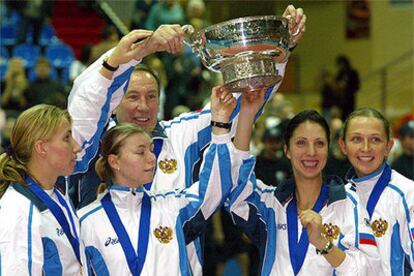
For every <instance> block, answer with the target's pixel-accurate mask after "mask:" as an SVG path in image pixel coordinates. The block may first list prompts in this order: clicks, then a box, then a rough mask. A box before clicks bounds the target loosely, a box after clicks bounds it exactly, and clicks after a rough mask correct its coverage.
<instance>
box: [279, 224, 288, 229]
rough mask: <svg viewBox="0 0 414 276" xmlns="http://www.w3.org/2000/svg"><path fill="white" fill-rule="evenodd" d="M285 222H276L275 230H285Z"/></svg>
mask: <svg viewBox="0 0 414 276" xmlns="http://www.w3.org/2000/svg"><path fill="white" fill-rule="evenodd" d="M286 229H287V224H286V223H278V224H277V230H286Z"/></svg>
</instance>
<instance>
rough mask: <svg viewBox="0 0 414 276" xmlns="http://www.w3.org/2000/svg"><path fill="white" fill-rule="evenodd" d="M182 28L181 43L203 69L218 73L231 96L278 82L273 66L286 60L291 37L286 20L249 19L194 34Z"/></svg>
mask: <svg viewBox="0 0 414 276" xmlns="http://www.w3.org/2000/svg"><path fill="white" fill-rule="evenodd" d="M182 28H183V30H184V33H185V39H184V43H185V44H187V45H188V46H190V47H191V48H192V50H193V52H194V53H196V54H197V55H198V56H199V57H200V59H201V61H202V63H203V65H204V66H205V67H206V68H208V69H209V70H211V71H215V72H221V73H222V76H223V81H224V86H225V87H226V88H227V89H229V90H231V91H232V92H245V91H251V90H256V89H260V88H261V87H264V86H271V85H274V84H276V83H278V82H280V81H281V79H282V77H281V76H280V75H279V73H278V70H277V69H276V64H277V63H280V62H283V61H284V60H285V59H286V57H287V55H288V51H289V44H290V42H291V39H292V37H293V36H292V35H291V33H290V31H289V20H288V19H287V18H284V17H279V16H272V15H266V16H250V17H241V18H237V19H232V20H229V21H225V22H222V23H218V24H215V25H212V26H209V27H207V28H205V29H202V30H200V31H198V32H195V31H194V28H193V27H192V26H191V25H185V26H183V27H182Z"/></svg>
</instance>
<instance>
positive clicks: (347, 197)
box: [228, 110, 382, 275]
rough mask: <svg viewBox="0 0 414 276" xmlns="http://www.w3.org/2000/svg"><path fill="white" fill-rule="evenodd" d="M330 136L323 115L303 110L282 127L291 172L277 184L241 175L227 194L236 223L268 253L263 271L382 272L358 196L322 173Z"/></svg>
mask: <svg viewBox="0 0 414 276" xmlns="http://www.w3.org/2000/svg"><path fill="white" fill-rule="evenodd" d="M329 137H330V133H329V128H328V125H327V123H326V121H325V119H324V118H323V117H322V116H321V115H319V114H318V113H317V112H316V111H312V110H305V111H303V112H300V113H299V114H297V115H296V116H294V117H293V118H292V119H291V121H290V122H289V124H288V126H287V129H286V132H285V147H284V151H285V154H286V156H287V157H288V158H289V159H290V162H291V164H292V169H293V175H294V178H293V179H291V180H288V181H286V182H282V183H281V184H279V185H278V186H277V188H275V187H270V186H267V185H265V184H263V183H262V182H261V181H260V180H257V179H256V178H250V179H249V178H240V179H239V181H238V184H239V185H238V187H237V189H235V190H234V192H233V193H232V194H231V195H230V198H229V200H228V202H230V203H231V205H230V206H229V208H228V211H229V212H230V214H231V215H232V217H233V221H235V223H236V224H237V225H238V226H240V227H242V228H243V229H244V230H245V232H246V233H247V234H248V236H249V237H250V238H251V239H252V241H253V243H254V244H256V245H257V246H258V248H259V250H260V251H261V255H262V256H266V258H264V259H263V260H262V272H261V274H262V275H298V274H303V275H305V274H306V275H311V274H312V273H314V274H315V275H316V274H317V275H332V274H333V273H335V274H337V275H373V274H374V273H379V274H380V275H382V274H381V273H380V272H381V267H380V264H379V256H378V251H377V247H376V244H375V239H374V236H373V235H372V230H371V229H370V227H368V226H367V225H366V224H365V223H364V219H365V218H366V216H365V214H366V211H365V210H364V209H362V208H360V207H359V205H358V197H357V195H356V194H355V192H353V191H352V190H350V189H346V190H345V187H344V185H343V183H342V182H341V181H340V179H339V177H334V176H331V177H326V178H323V177H322V170H323V169H324V167H325V165H326V162H327V156H328V146H329ZM236 138H237V136H236ZM242 175H243V173H242V172H241V173H240V176H242ZM259 233H260V234H259ZM356 233H357V234H356Z"/></svg>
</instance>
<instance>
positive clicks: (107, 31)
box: [90, 25, 119, 63]
mask: <svg viewBox="0 0 414 276" xmlns="http://www.w3.org/2000/svg"><path fill="white" fill-rule="evenodd" d="M118 42H119V33H118V31H117V30H116V28H115V27H114V26H112V25H108V26H105V27H104V28H103V29H102V33H101V42H99V43H98V44H96V45H94V46H92V53H91V60H90V62H91V63H92V62H93V61H95V60H97V59H98V58H99V57H100V56H102V55H103V54H104V53H105V52H106V51H108V50H109V49H112V48H113V47H115V46H116V45H117V44H118Z"/></svg>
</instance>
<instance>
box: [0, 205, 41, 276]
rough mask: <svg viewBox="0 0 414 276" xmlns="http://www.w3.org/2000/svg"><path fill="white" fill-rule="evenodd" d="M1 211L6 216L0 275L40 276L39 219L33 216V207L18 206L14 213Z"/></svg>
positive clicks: (0, 249)
mask: <svg viewBox="0 0 414 276" xmlns="http://www.w3.org/2000/svg"><path fill="white" fill-rule="evenodd" d="M22 205H23V206H22ZM19 206H20V207H19ZM2 211H5V212H6V211H10V212H8V214H7V216H9V218H8V219H7V218H6V219H7V220H4V221H7V223H6V224H7V228H6V229H5V230H6V232H4V236H3V237H1V241H0V244H1V245H0V257H1V263H0V264H1V268H0V269H1V274H2V275H16V276H20V275H21V276H23V275H24V276H25V275H42V271H43V245H42V239H41V233H40V222H39V216H38V215H36V214H34V213H35V212H37V209H36V207H34V205H33V204H32V203H29V204H28V206H27V205H26V204H18V205H16V209H15V210H10V209H8V210H2ZM4 221H3V222H4ZM2 227H4V225H3V226H2Z"/></svg>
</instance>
